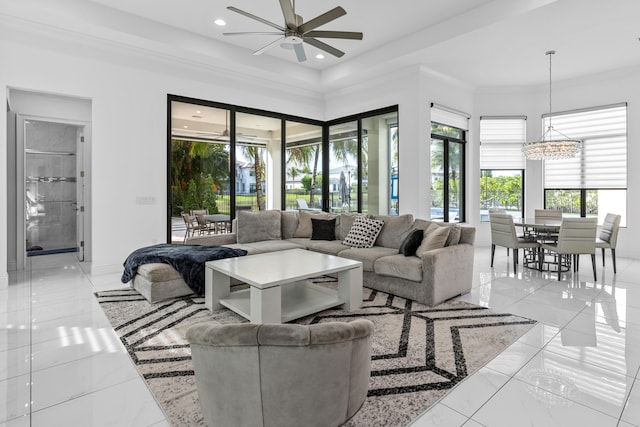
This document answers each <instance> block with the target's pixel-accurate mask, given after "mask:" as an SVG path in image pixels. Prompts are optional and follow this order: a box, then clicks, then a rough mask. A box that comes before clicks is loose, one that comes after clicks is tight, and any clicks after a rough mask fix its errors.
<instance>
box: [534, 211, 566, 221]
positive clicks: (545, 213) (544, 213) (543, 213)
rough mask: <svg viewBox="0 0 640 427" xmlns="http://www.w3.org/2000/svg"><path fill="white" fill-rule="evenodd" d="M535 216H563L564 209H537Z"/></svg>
mask: <svg viewBox="0 0 640 427" xmlns="http://www.w3.org/2000/svg"><path fill="white" fill-rule="evenodd" d="M534 216H535V217H536V218H550V219H552V218H562V211H561V210H559V209H536V210H535V212H534Z"/></svg>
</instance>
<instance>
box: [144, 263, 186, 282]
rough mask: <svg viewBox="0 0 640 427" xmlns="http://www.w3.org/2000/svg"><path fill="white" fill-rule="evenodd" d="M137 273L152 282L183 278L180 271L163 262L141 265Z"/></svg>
mask: <svg viewBox="0 0 640 427" xmlns="http://www.w3.org/2000/svg"><path fill="white" fill-rule="evenodd" d="M136 273H137V274H138V275H140V276H142V277H144V278H145V279H147V280H148V281H150V282H166V281H168V280H174V279H180V278H181V277H180V273H178V271H177V270H176V269H175V268H173V267H171V265H169V264H164V263H161V262H150V263H148V264H142V265H139V266H138V268H137V270H136Z"/></svg>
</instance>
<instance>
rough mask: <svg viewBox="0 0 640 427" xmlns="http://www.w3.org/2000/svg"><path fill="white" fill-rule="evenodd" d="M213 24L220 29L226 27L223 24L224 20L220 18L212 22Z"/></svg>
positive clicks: (224, 23)
mask: <svg viewBox="0 0 640 427" xmlns="http://www.w3.org/2000/svg"><path fill="white" fill-rule="evenodd" d="M213 23H214V24H216V25H219V26H221V27H224V26H225V25H227V23H226V22H225V20H224V19H222V18H218V19H216V20H215V21H213Z"/></svg>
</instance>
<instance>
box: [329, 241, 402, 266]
mask: <svg viewBox="0 0 640 427" xmlns="http://www.w3.org/2000/svg"><path fill="white" fill-rule="evenodd" d="M397 254H398V250H397V249H393V248H384V247H382V246H374V247H372V248H349V249H345V250H343V251H340V252H338V254H337V255H338V256H339V257H342V258H349V259H353V260H356V261H360V262H362V269H363V270H364V271H374V263H375V262H376V260H377V259H378V258H382V257H384V256H389V255H397Z"/></svg>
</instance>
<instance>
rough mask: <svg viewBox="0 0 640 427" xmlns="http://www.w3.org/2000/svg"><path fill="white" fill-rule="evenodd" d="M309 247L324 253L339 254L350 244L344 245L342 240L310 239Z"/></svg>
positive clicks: (348, 247)
mask: <svg viewBox="0 0 640 427" xmlns="http://www.w3.org/2000/svg"><path fill="white" fill-rule="evenodd" d="M307 249H310V250H312V251H314V252H321V253H323V254H329V255H338V254H339V253H340V252H342V251H344V250H345V249H350V246H347V245H343V244H342V241H341V240H309V241H308V245H307Z"/></svg>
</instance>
